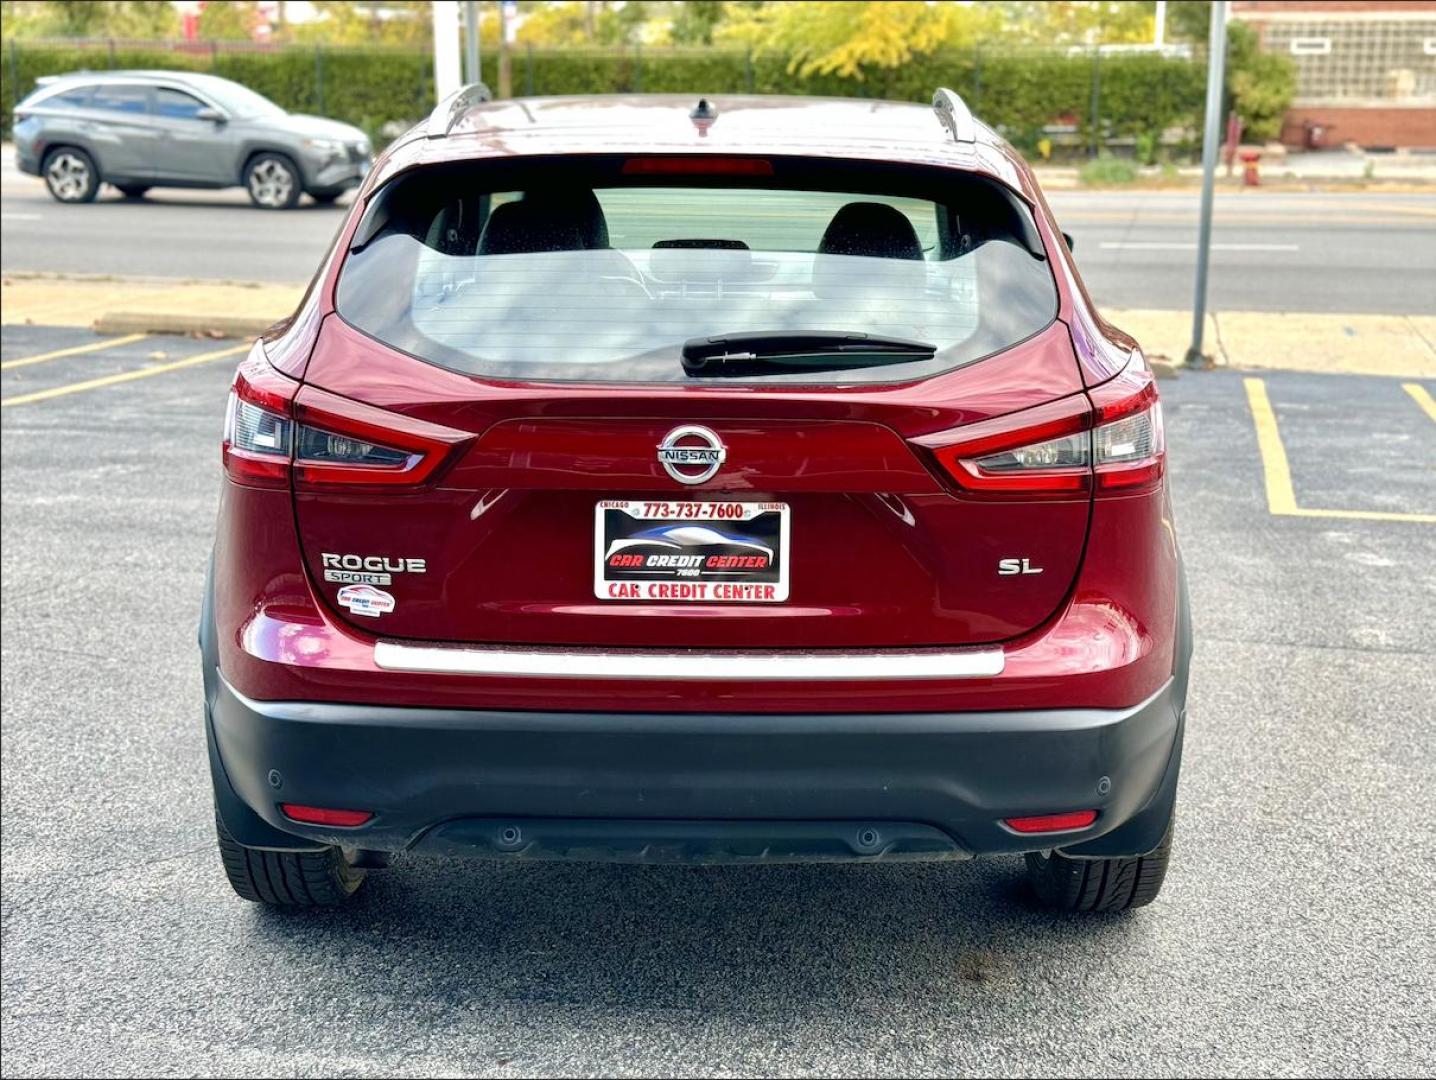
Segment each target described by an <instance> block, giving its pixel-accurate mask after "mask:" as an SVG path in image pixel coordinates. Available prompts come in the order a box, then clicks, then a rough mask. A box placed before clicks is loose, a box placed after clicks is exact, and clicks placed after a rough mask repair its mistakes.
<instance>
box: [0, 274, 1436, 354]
mask: <svg viewBox="0 0 1436 1080" xmlns="http://www.w3.org/2000/svg"><path fill="white" fill-rule="evenodd" d="M303 292H304V287H303V286H302V285H260V284H253V283H247V282H215V281H204V282H191V281H175V280H168V279H148V280H145V279H123V280H121V279H117V278H81V277H58V276H53V275H19V274H13V275H7V276H6V277H5V278H4V279H3V281H0V322H3V323H5V324H6V325H13V324H17V323H18V324H27V323H28V324H35V325H39V326H83V327H93V328H94V329H95V330H97V331H100V332H101V333H112V334H133V333H177V334H206V335H218V336H224V337H238V338H246V337H254V336H255V335H257V334H258V333H260V332H261V331H262V330H263V329H265V328H266V327H267V326H269V325H271V324H272V323H275V322H278V321H279V320H281V319H283V318H286V317H287V316H288V315H289V314H290V313H292V312H293V311H294V309H295V308H296V307H297V306H298V304H299V299H300V297H301V295H302V294H303ZM1103 315H1105V316H1106V317H1107V318H1108V319H1110V320H1111V321H1112V322H1113V323H1115V324H1116V325H1117V326H1119V327H1121V328H1122V329H1123V330H1125V331H1127V332H1128V333H1130V334H1132V335H1133V336H1134V337H1135V338H1137V340H1138V341H1140V342H1141V343H1142V345H1143V348H1144V349H1145V350H1146V352H1147V355H1148V356H1149V357H1151V358H1152V359H1153V360H1154V361H1158V362H1160V361H1164V360H1165V361H1167V362H1169V363H1170V362H1179V361H1180V360H1181V359H1182V357H1183V356H1184V355H1185V354H1186V351H1187V343H1188V341H1189V340H1190V338H1191V330H1192V316H1191V312H1189V311H1151V310H1140V309H1130V310H1120V309H1106V310H1104V311H1103ZM1203 339H1204V343H1205V349H1206V351H1207V353H1208V354H1209V355H1211V356H1212V358H1213V360H1214V361H1215V362H1216V363H1217V364H1218V365H1219V366H1223V367H1233V368H1254V369H1255V368H1270V369H1280V370H1287V371H1316V372H1327V373H1343V374H1352V375H1389V376H1396V377H1400V378H1403V379H1413V378H1414V379H1436V315H1358V314H1350V315H1343V314H1328V313H1321V314H1312V313H1305V312H1303V313H1292V314H1284V313H1273V312H1258V311H1220V312H1213V313H1211V314H1210V315H1208V317H1207V327H1206V331H1205V333H1204V335H1203Z"/></svg>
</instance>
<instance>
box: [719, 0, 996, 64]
mask: <svg viewBox="0 0 1436 1080" xmlns="http://www.w3.org/2000/svg"><path fill="white" fill-rule="evenodd" d="M727 16H728V17H727V19H726V21H725V22H724V23H723V24H722V25H721V26H719V27H718V28H717V30H716V31H715V33H714V40H715V41H719V42H730V43H735V44H745V45H750V46H752V47H753V48H754V49H756V50H760V51H772V52H782V53H786V54H788V55H789V56H790V57H792V60H791V63H790V68H791V70H793V71H795V72H797V73H798V74H801V75H816V74H821V75H840V76H843V77H845V78H854V79H861V78H863V69H864V68H875V67H876V68H893V67H898V66H899V65H901V64H904V63H906V62H907V61H908V60H910V59H912V57H913V56H914V55H921V54H923V53H930V52H932V51H933V50H935V49H937V48H939V47H942V46H954V45H955V46H965V45H971V44H973V43H975V42H976V41H978V40H979V39H981V38H983V37H985V36H988V35H989V34H990V33H991V32H992V31H993V30H994V28H995V23H996V21H997V16H996V15H995V14H994V13H993V12H991V11H988V10H985V9H982V8H979V7H973V6H969V5H965V4H952V3H939V4H930V3H925V2H924V0H863V2H844V0H799V2H794V3H782V4H764V5H762V6H760V7H759V6H749V5H745V4H730V5H729V6H728V11H727Z"/></svg>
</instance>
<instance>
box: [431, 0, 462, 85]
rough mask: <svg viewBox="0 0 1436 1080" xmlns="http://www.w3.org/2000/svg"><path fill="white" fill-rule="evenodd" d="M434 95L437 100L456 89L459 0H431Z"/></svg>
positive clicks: (459, 82) (460, 83) (458, 80)
mask: <svg viewBox="0 0 1436 1080" xmlns="http://www.w3.org/2000/svg"><path fill="white" fill-rule="evenodd" d="M433 22H434V95H435V99H436V100H438V101H443V100H444V99H445V98H446V97H448V96H449V95H450V94H452V93H453V92H454V91H455V90H457V89H458V88H459V87H460V86H461V85H463V84H462V81H461V80H460V76H459V0H433Z"/></svg>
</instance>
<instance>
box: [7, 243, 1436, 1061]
mask: <svg viewBox="0 0 1436 1080" xmlns="http://www.w3.org/2000/svg"><path fill="white" fill-rule="evenodd" d="M330 220H332V219H330ZM94 341H95V339H94V338H93V337H92V336H91V335H89V334H88V333H86V332H84V331H79V330H53V329H44V328H38V327H6V328H5V329H4V331H3V337H0V346H3V360H4V362H5V363H6V364H7V365H12V362H13V361H15V360H21V359H27V358H30V357H35V356H40V355H44V354H46V353H50V352H54V351H56V350H63V349H73V348H76V347H84V346H87V345H90V344H92V343H94ZM232 345H233V343H223V342H198V341H186V340H183V339H174V338H169V339H165V338H148V339H141V340H136V341H129V342H126V343H121V344H116V345H112V346H108V347H104V348H101V349H98V350H95V351H89V352H82V353H70V354H68V355H65V356H59V357H55V358H54V359H51V360H43V361H39V362H36V363H33V364H25V365H13V366H7V367H6V368H5V369H4V370H3V373H0V397H3V398H4V399H5V400H6V401H7V402H10V401H13V399H15V398H17V397H21V396H25V395H31V394H36V393H39V392H41V391H43V390H46V389H50V390H56V391H65V392H62V393H58V394H57V395H56V396H52V397H49V398H46V399H32V400H31V401H30V402H29V403H22V404H13V405H8V404H7V406H6V407H5V408H4V423H3V432H0V463H3V464H0V469H3V530H0V569H3V588H0V592H3V604H0V619H3V634H0V689H3V695H0V696H3V706H0V708H2V709H3V730H4V740H3V744H0V746H3V772H0V776H3V815H4V823H5V826H4V830H3V835H0V845H3V858H0V873H2V874H3V890H0V912H3V920H0V921H3V934H4V957H5V960H4V964H3V967H0V1010H3V1021H4V1022H3V1025H0V1030H3V1048H0V1049H3V1058H4V1068H5V1073H6V1075H17V1076H18V1075H51V1076H74V1075H92V1074H115V1073H120V1074H144V1075H192V1074H223V1075H292V1074H306V1073H310V1074H344V1075H357V1074H391V1075H405V1076H432V1075H498V1076H526V1075H536V1074H549V1073H552V1074H560V1075H581V1074H587V1075H592V1074H613V1075H642V1074H646V1075H653V1074H663V1075H712V1074H724V1075H750V1074H755V1073H768V1074H773V1073H779V1074H790V1075H804V1074H808V1075H811V1074H824V1075H843V1076H868V1075H892V1076H920V1075H959V1074H960V1075H1021V1074H1050V1073H1061V1074H1075V1075H1092V1076H1111V1075H1144V1076H1167V1075H1178V1074H1181V1075H1193V1074H1195V1075H1210V1074H1239V1075H1253V1076H1269V1075H1291V1074H1300V1075H1328V1074H1338V1075H1357V1074H1359V1075H1387V1076H1413V1075H1430V1072H1431V1065H1432V1062H1433V1061H1436V1031H1433V1028H1432V1026H1431V1016H1432V1012H1433V1004H1436V974H1433V968H1432V966H1431V964H1430V960H1429V958H1430V957H1431V956H1433V955H1436V922H1433V920H1432V919H1431V896H1432V895H1433V892H1436V858H1433V855H1436V851H1433V843H1432V836H1433V834H1432V829H1431V826H1430V795H1431V792H1432V791H1433V790H1436V712H1433V709H1432V704H1431V703H1432V701H1433V699H1436V624H1433V620H1432V618H1431V597H1432V595H1433V592H1436V570H1433V568H1436V523H1433V522H1430V521H1427V520H1421V519H1418V518H1416V517H1415V516H1414V515H1427V516H1430V515H1433V514H1436V494H1433V485H1432V483H1431V472H1430V463H1431V462H1432V461H1436V414H1433V415H1428V414H1427V412H1425V411H1423V410H1424V408H1425V406H1423V405H1422V402H1421V395H1420V393H1419V392H1417V391H1411V390H1407V389H1405V388H1404V387H1403V386H1402V384H1401V383H1400V382H1399V381H1397V380H1393V379H1382V378H1362V377H1355V376H1319V375H1302V374H1290V373H1273V374H1269V375H1266V376H1264V377H1263V379H1262V381H1261V383H1260V387H1261V390H1262V391H1264V392H1265V395H1266V397H1267V400H1269V402H1270V404H1271V407H1272V409H1273V411H1274V416H1275V419H1276V421H1277V423H1278V424H1279V433H1278V434H1277V435H1276V436H1274V437H1276V438H1278V439H1279V440H1281V443H1282V444H1283V445H1284V448H1285V451H1286V453H1287V455H1288V457H1289V460H1290V465H1291V474H1292V483H1293V485H1294V489H1295V490H1294V493H1293V494H1292V497H1293V498H1294V500H1295V502H1297V503H1299V504H1300V506H1301V507H1302V508H1303V510H1305V511H1307V512H1309V513H1312V514H1315V515H1316V516H1291V515H1285V516H1277V515H1273V514H1271V513H1269V506H1271V505H1272V500H1271V498H1270V493H1269V492H1268V490H1267V488H1266V485H1265V481H1264V473H1263V464H1262V462H1263V458H1262V453H1263V446H1265V445H1266V444H1265V443H1264V442H1262V441H1261V440H1262V439H1267V440H1269V439H1270V438H1272V437H1273V436H1271V435H1270V434H1268V435H1266V436H1259V433H1258V429H1257V427H1256V426H1255V424H1254V419H1253V417H1254V413H1253V411H1252V406H1251V405H1250V404H1249V402H1250V401H1251V400H1252V395H1254V394H1255V393H1256V391H1255V390H1253V389H1252V388H1251V387H1250V386H1249V385H1248V383H1247V382H1246V381H1245V380H1244V378H1243V377H1242V376H1241V375H1240V374H1238V373H1233V372H1213V373H1208V374H1200V373H1189V374H1186V375H1184V376H1183V377H1182V378H1180V379H1178V380H1176V381H1174V382H1164V383H1163V384H1162V392H1163V395H1164V398H1165V403H1166V415H1167V418H1168V436H1169V441H1170V445H1171V448H1172V449H1171V455H1172V476H1173V486H1174V495H1175V501H1176V520H1177V525H1178V528H1179V531H1180V534H1181V538H1182V541H1183V547H1184V550H1185V554H1186V559H1187V565H1188V569H1189V572H1190V577H1191V589H1192V599H1193V607H1194V612H1195V623H1196V641H1197V647H1196V654H1195V660H1194V667H1193V682H1192V689H1191V705H1190V715H1189V719H1188V736H1187V749H1186V758H1185V762H1184V772H1183V780H1182V790H1181V795H1180V814H1179V821H1178V833H1177V848H1176V855H1175V863H1174V868H1173V870H1172V873H1171V875H1170V877H1169V879H1168V883H1167V887H1166V889H1165V891H1164V892H1163V895H1162V896H1161V898H1160V899H1159V900H1158V902H1157V903H1156V904H1155V905H1154V906H1152V907H1150V908H1147V909H1144V910H1142V911H1140V912H1136V913H1133V914H1131V915H1128V916H1121V917H1107V918H1097V919H1073V918H1064V917H1058V916H1054V915H1051V914H1048V913H1045V912H1043V911H1041V910H1038V909H1037V908H1035V907H1034V906H1033V905H1032V904H1031V902H1030V900H1029V899H1028V898H1027V894H1026V893H1025V891H1024V889H1023V887H1022V886H1021V884H1020V882H1021V867H1020V863H1019V861H1018V860H1016V859H997V860H992V861H985V862H977V863H970V864H959V865H946V864H944V865H906V866H901V865H892V866H883V865H878V866H864V867H816V866H808V867H792V866H788V867H766V868H708V869H702V868H698V869H695V868H678V867H635V866H584V865H562V864H539V865H496V864H487V863H481V862H475V863H466V862H458V861H436V862H424V861H417V860H416V861H411V862H408V863H404V864H401V865H399V866H397V867H395V868H393V869H392V870H389V871H385V872H382V873H377V874H375V875H374V877H373V878H372V880H371V881H370V882H369V884H368V885H366V887H365V890H364V892H363V893H361V895H360V897H359V898H358V900H357V901H356V903H355V904H354V905H353V906H352V907H350V908H347V909H344V910H341V911H335V912H328V913H321V914H317V915H285V914H277V913H274V912H269V911H263V910H259V909H257V908H255V907H252V906H250V905H247V904H244V903H242V902H241V901H239V900H237V899H236V898H235V897H234V896H233V895H232V894H231V893H230V891H229V887H228V886H227V885H226V884H225V881H224V879H223V876H222V874H221V871H220V867H219V861H218V857H217V855H216V853H215V850H214V847H213V835H212V832H211V821H210V801H209V794H208V789H207V784H208V778H207V774H206V765H205V750H204V739H203V735H202V729H201V720H200V678H199V664H198V653H197V649H196V646H195V624H196V617H197V609H198V603H199V594H200V588H201V583H202V578H203V572H204V565H205V558H206V553H207V551H208V548H209V544H210V541H211V535H212V527H213V521H214V513H215V505H216V497H217V488H218V472H219V447H218V442H219V430H220V422H221V416H222V413H223V401H224V393H225V386H226V383H227V382H228V379H229V376H230V372H231V370H232V368H233V364H234V362H235V359H236V357H234V356H233V355H229V356H218V357H216V358H215V359H214V360H212V361H209V362H197V363H194V364H191V365H189V366H179V367H174V366H170V367H164V365H174V364H176V363H178V362H180V361H183V360H185V359H186V358H194V357H198V356H202V355H206V354H212V353H217V352H222V351H223V350H224V349H226V348H229V347H232ZM142 371H153V372H156V374H152V375H148V376H145V377H140V378H134V379H132V380H130V381H124V382H114V381H110V382H106V383H104V384H102V385H98V386H92V387H91V388H90V389H88V390H75V389H74V388H75V387H76V385H77V383H79V382H83V381H88V380H96V379H105V378H106V377H107V376H114V375H125V374H127V373H132V372H142ZM1413 385H1414V384H1413ZM1424 390H1425V392H1426V393H1427V394H1429V393H1430V392H1431V391H1432V390H1436V385H1432V384H1431V383H1429V382H1428V383H1427V384H1426V385H1425V387H1424ZM71 391H73V392H71ZM1373 432H1376V433H1379V437H1378V438H1372V437H1371V436H1372V433H1373ZM1268 450H1269V447H1268ZM1423 463H1424V464H1423ZM1277 502H1280V500H1279V499H1278V500H1277ZM1312 508H1321V509H1320V510H1319V511H1316V510H1312ZM1343 514H1344V515H1345V516H1342V515H1343ZM1352 514H1355V515H1356V516H1350V515H1352ZM1362 514H1370V515H1379V514H1398V515H1400V514H1404V515H1407V517H1406V518H1404V519H1399V520H1379V519H1376V518H1374V517H1362V516H1361V515H1362ZM1423 956H1424V957H1426V958H1427V959H1426V960H1422V959H1421V958H1422V957H1423Z"/></svg>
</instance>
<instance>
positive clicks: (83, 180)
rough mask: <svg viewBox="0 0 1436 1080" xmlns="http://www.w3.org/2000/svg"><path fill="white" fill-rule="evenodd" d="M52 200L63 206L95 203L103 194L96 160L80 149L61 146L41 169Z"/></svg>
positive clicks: (46, 158)
mask: <svg viewBox="0 0 1436 1080" xmlns="http://www.w3.org/2000/svg"><path fill="white" fill-rule="evenodd" d="M40 175H41V176H43V177H44V178H45V187H46V188H48V189H49V191H50V197H51V198H53V199H55V200H56V201H57V202H62V203H87V202H94V201H95V196H96V195H98V194H99V192H100V170H99V168H98V166H96V165H95V159H94V158H92V157H91V156H90V155H89V154H87V153H85V151H83V150H81V149H80V148H79V147H78V146H57V147H55V148H54V149H53V150H51V151H50V152H49V153H48V154H46V155H45V160H44V162H43V163H42V164H41V166H40Z"/></svg>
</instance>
